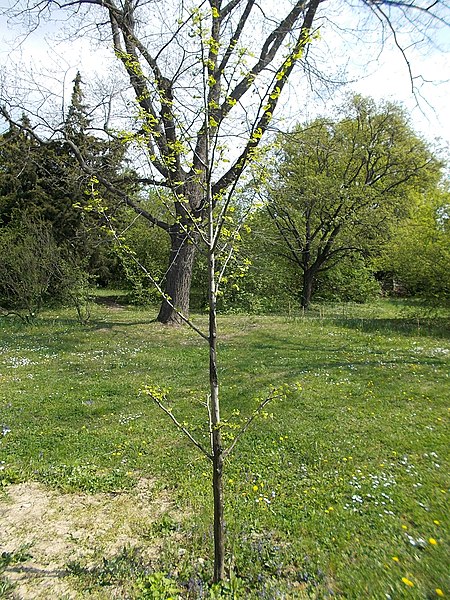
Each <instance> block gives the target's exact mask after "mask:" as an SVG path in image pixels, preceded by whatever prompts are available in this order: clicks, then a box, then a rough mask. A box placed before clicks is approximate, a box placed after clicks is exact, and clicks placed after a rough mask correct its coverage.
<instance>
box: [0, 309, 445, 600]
mask: <svg viewBox="0 0 450 600" xmlns="http://www.w3.org/2000/svg"><path fill="white" fill-rule="evenodd" d="M408 315H409V313H405V312H404V310H403V309H401V307H399V305H398V304H393V303H390V302H387V301H384V302H380V303H377V304H372V305H368V306H361V307H358V306H348V305H345V306H336V307H329V306H328V307H323V308H321V309H320V310H319V309H317V310H316V311H312V313H311V314H310V315H308V316H307V317H301V316H298V317H282V316H276V317H275V316H270V317H269V316H249V315H227V316H222V317H220V319H219V330H220V342H219V361H220V371H219V376H220V382H221V386H222V387H221V401H222V412H223V414H222V417H224V418H225V419H227V420H228V422H229V425H228V426H227V427H226V428H225V432H227V431H230V434H231V433H232V432H233V431H234V430H233V426H234V425H235V424H238V423H239V422H240V421H241V419H243V418H245V416H246V415H248V414H250V412H251V411H252V410H253V409H254V408H255V407H256V406H257V404H258V398H262V397H264V396H265V395H266V394H267V393H268V392H270V389H271V388H272V387H275V386H279V385H281V384H282V383H288V384H292V383H294V382H299V384H300V385H301V389H300V390H298V391H296V392H294V393H292V394H290V395H289V396H288V398H287V399H286V400H284V401H282V402H274V403H273V404H271V405H269V407H268V413H269V414H268V415H266V416H267V418H265V419H264V418H262V419H260V420H257V421H256V422H255V424H254V426H253V427H252V428H251V429H250V430H249V432H248V433H247V434H246V436H245V437H244V438H243V439H242V440H241V442H240V443H239V445H238V446H237V447H236V449H235V452H234V454H233V455H232V457H231V458H230V460H229V462H228V464H227V466H226V479H225V480H226V489H225V494H226V528H227V544H228V556H229V562H228V567H229V569H230V571H231V573H232V577H231V579H230V581H229V582H228V583H227V585H226V586H225V587H224V588H223V589H222V590H219V589H215V588H212V587H211V586H210V583H209V582H210V577H211V573H212V532H211V496H212V494H211V484H210V472H209V468H210V467H209V464H208V463H207V461H206V459H205V458H203V457H202V455H201V454H200V453H199V452H198V451H197V450H196V449H195V448H194V447H193V446H191V445H190V444H189V442H188V441H187V440H186V439H185V438H184V437H183V436H182V434H181V433H179V432H178V431H176V430H174V428H173V426H172V424H171V422H170V421H169V420H168V418H167V417H166V416H165V415H164V414H163V413H162V412H161V411H160V410H159V409H158V407H156V406H154V405H153V404H152V403H151V401H150V400H149V399H148V397H146V396H145V395H144V394H141V393H140V390H141V389H142V388H143V387H144V386H145V385H146V384H154V385H159V386H162V387H166V388H170V390H171V391H170V394H169V397H170V400H171V403H172V408H173V412H174V414H175V415H176V416H177V417H178V418H179V420H181V421H186V422H188V423H189V424H190V426H191V427H192V428H193V430H194V432H195V435H196V436H197V437H198V438H200V439H202V440H203V441H205V443H206V441H207V428H206V422H205V414H204V410H205V409H204V407H203V406H202V403H204V401H205V398H206V394H207V385H208V373H207V369H208V349H207V347H206V345H205V343H204V341H203V340H201V338H199V336H198V335H197V334H195V333H194V332H193V331H191V330H190V329H188V328H180V329H173V328H166V327H163V326H161V325H159V324H157V323H153V322H151V319H152V318H153V317H154V313H153V311H151V310H150V311H149V310H144V309H136V308H130V307H120V306H114V307H108V306H107V305H98V306H95V307H94V309H93V314H92V318H91V321H90V323H89V324H88V325H86V326H82V325H80V324H78V323H77V322H76V321H75V319H74V317H73V315H72V313H70V312H68V311H67V312H64V311H61V310H60V311H48V312H46V313H43V314H42V315H41V317H40V318H39V319H38V320H37V321H36V322H35V323H34V324H33V325H27V326H25V325H21V324H19V323H17V322H14V321H10V320H5V319H3V320H2V321H1V322H0V328H1V329H0V384H1V387H0V461H1V462H0V468H1V471H0V483H1V486H0V489H2V490H3V492H0V518H5V519H6V518H7V519H8V521H7V523H8V527H7V528H6V531H7V532H8V531H9V532H10V534H11V535H10V538H7V540H6V541H5V540H3V541H2V537H1V536H0V551H3V555H2V557H1V558H0V597H2V593H3V595H4V597H8V594H9V595H10V597H14V595H13V594H14V593H16V592H17V589H19V591H20V589H21V588H20V585H25V584H24V583H23V582H22V580H21V579H20V577H21V576H22V575H23V576H24V577H25V575H24V573H25V571H26V570H25V568H24V569H23V570H22V571H21V565H25V566H26V565H32V564H33V560H34V561H35V562H36V561H38V562H39V563H40V564H41V565H43V567H42V569H43V570H44V571H45V569H47V571H48V568H49V567H48V564H46V563H45V556H44V555H42V553H41V554H39V552H40V551H39V550H36V548H39V539H36V535H38V537H39V533H36V531H38V530H36V528H35V525H36V523H31V522H27V523H28V524H27V523H26V522H24V521H23V520H22V521H20V523H19V524H18V523H15V522H13V519H12V517H11V514H12V513H13V512H14V511H13V510H12V509H13V508H14V507H15V504H14V502H15V500H14V499H16V501H17V502H18V506H22V505H27V504H26V503H25V504H24V501H23V495H22V496H21V494H25V493H27V494H28V497H29V498H31V500H30V503H31V505H33V502H35V503H37V497H38V495H39V494H41V495H42V494H44V496H45V494H47V496H45V497H46V502H47V503H49V504H47V505H46V506H49V507H50V509H48V510H47V512H45V513H42V514H41V517H42V515H45V519H44V522H43V523H42V524H41V525H42V528H41V534H40V535H41V542H42V540H43V539H44V540H46V539H47V538H46V537H45V535H46V531H45V530H46V529H47V530H48V531H50V530H51V527H52V523H55V519H56V518H57V516H58V515H65V516H64V518H63V519H60V521H61V523H60V525H61V527H62V526H63V525H64V523H65V524H66V525H65V529H63V534H61V533H59V534H58V535H59V536H60V537H61V536H62V537H64V539H65V540H69V541H70V543H71V546H70V548H71V551H70V552H71V554H70V556H69V557H67V553H66V554H64V552H62V553H61V555H60V557H59V564H58V565H57V566H58V569H59V570H57V573H58V575H57V577H56V576H55V577H53V580H52V581H53V583H51V582H50V583H48V577H47V578H46V577H45V576H44V575H45V574H43V572H41V573H38V572H37V571H35V575H34V579H35V581H36V582H37V583H39V582H40V583H42V580H43V579H45V581H46V582H47V583H46V585H47V584H48V585H50V587H47V588H45V589H44V591H42V589H43V588H42V586H41V587H40V588H39V586H37V587H35V588H33V577H31V578H30V577H29V576H28V579H27V582H26V585H27V586H28V587H27V588H26V589H27V590H28V591H26V592H22V594H25V595H23V596H20V595H19V596H18V597H23V598H48V597H51V596H53V597H57V598H155V599H157V598H163V599H164V598H166V599H168V598H170V597H172V598H177V597H179V598H233V597H234V598H267V599H269V598H287V599H289V598H300V599H301V598H304V599H307V598H317V599H319V598H329V597H330V598H331V597H333V598H348V599H355V600H356V599H358V600H360V599H366V598H374V599H385V598H392V599H393V600H395V599H398V598H411V599H413V598H417V599H418V598H421V599H428V598H430V599H431V598H438V597H440V596H441V597H442V596H445V597H449V596H450V583H449V579H448V575H447V574H448V567H449V561H448V537H447V535H446V534H447V532H448V502H447V499H448V493H447V492H448V460H447V459H448V449H447V444H448V435H447V432H448V429H446V427H447V423H448V409H449V399H450V385H449V384H450V377H449V373H450V341H449V339H450V328H449V326H448V322H449V321H448V315H447V320H446V319H445V318H444V317H440V318H439V319H438V318H435V319H434V320H433V321H432V322H430V321H427V319H426V318H425V317H424V318H417V317H414V318H412V317H411V316H410V315H409V316H408ZM197 321H198V322H199V323H200V324H201V325H202V326H204V327H206V317H204V316H199V317H198V318H197ZM446 323H447V326H446ZM36 482H40V483H41V484H44V485H45V487H43V486H39V485H37V484H36ZM27 486H28V487H27ZM143 486H144V487H143ZM144 488H145V492H143V491H142V490H143V489H144ZM44 496H42V497H44ZM39 497H41V496H39ZM33 499H34V500H33ZM8 506H9V508H10V512H9V513H8ZM70 507H71V508H70ZM83 507H84V509H85V511H84V512H83V510H84V509H83ZM65 511H69V512H65ZM22 513H23V511H22ZM22 513H21V512H20V510H19V511H18V513H17V514H18V516H17V519H18V520H20V519H21V518H22V516H23V514H22ZM8 514H9V515H10V516H9V517H8ZM75 514H76V515H77V519H78V520H77V521H76V523H77V524H76V525H73V527H74V528H75V529H73V530H71V529H70V527H69V526H68V525H67V523H72V524H74V523H75V521H73V520H72V521H71V519H73V518H74V517H73V515H75ZM86 514H89V515H90V517H89V518H90V520H86V521H83V523H85V526H84V530H83V531H84V534H83V536H84V537H83V536H82V535H81V533H80V536H79V538H77V535H75V533H74V531H78V532H80V531H81V530H82V527H81V525H80V523H81V521H82V519H83V518H86V519H87V517H86ZM21 515H22V516H21ZM83 515H84V516H83ZM52 519H53V521H52ZM106 522H108V523H109V524H110V527H109V529H108V531H107V532H106V529H105V527H106V526H104V524H105V523H106ZM130 523H131V525H130ZM19 525H20V527H19ZM125 525H126V526H127V527H128V529H127V530H126V531H127V532H128V533H127V534H126V535H125V534H124V529H123V527H125ZM32 526H33V527H34V529H33V532H34V533H33V534H32V533H31V529H30V528H32ZM102 528H103V529H102ZM86 529H87V530H89V532H90V534H89V535H91V534H92V536H91V537H89V535H87V534H86ZM97 529H98V530H99V531H100V532H101V533H102V535H103V537H95V536H96V535H97V533H98V532H97ZM48 531H47V534H48ZM11 532H13V533H14V536H13V535H12V533H11ZM18 532H19V533H20V535H19V534H18ZM55 532H56V534H57V529H55ZM130 532H131V533H130ZM119 533H120V535H119ZM56 534H55V535H56ZM33 536H34V537H33ZM13 538H14V539H13ZM61 539H62V538H61ZM89 540H90V541H89ZM93 540H94V541H93ZM46 543H47V544H51V543H53V542H51V541H47V542H46ZM24 544H25V545H24ZM27 544H28V545H27ZM41 546H42V543H41ZM66 549H67V548H66ZM44 550H45V548H44ZM43 552H44V551H43ZM44 554H45V552H44ZM47 558H48V557H47ZM53 562H55V557H53ZM56 562H58V560H56ZM47 563H48V560H47ZM53 566H54V565H53ZM2 571H3V575H1V572H2ZM47 571H46V572H47ZM28 573H29V572H28ZM19 575H20V577H19ZM56 580H58V581H63V582H64V583H65V585H66V584H67V585H66V587H64V588H61V590H62V589H64V591H61V592H60V593H59V595H58V592H56V594H55V591H54V590H56V589H57V588H56V587H55V588H52V587H51V586H52V585H55V586H56V585H57V583H55V582H56ZM13 581H16V582H18V585H19V587H18V588H16V592H15V591H14V589H12V588H11V587H10V583H11V582H13ZM58 585H59V584H58ZM23 589H25V588H23ZM2 590H3V592H2ZM49 590H50V591H49ZM52 590H53V591H52ZM26 594H28V595H26ZM33 594H34V595H33ZM39 594H41V595H39ZM45 594H47V595H45Z"/></svg>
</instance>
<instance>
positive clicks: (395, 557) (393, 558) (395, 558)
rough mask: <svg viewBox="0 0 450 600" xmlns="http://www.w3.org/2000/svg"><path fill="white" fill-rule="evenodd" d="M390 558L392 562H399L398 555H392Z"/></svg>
mask: <svg viewBox="0 0 450 600" xmlns="http://www.w3.org/2000/svg"><path fill="white" fill-rule="evenodd" d="M392 560H393V561H394V562H400V559H399V557H398V556H393V557H392Z"/></svg>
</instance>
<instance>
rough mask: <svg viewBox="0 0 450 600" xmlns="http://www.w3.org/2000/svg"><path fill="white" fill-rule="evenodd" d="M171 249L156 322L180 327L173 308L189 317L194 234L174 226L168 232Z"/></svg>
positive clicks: (180, 319) (179, 318)
mask: <svg viewBox="0 0 450 600" xmlns="http://www.w3.org/2000/svg"><path fill="white" fill-rule="evenodd" d="M169 233H170V239H171V249H170V259H169V268H168V271H167V275H166V285H165V289H164V292H165V295H166V297H167V299H166V298H164V299H163V301H162V303H161V307H160V310H159V314H158V316H157V319H156V320H157V321H159V322H160V323H165V324H167V325H180V324H181V323H182V322H183V320H182V318H181V317H180V315H179V314H178V313H177V311H176V310H175V308H176V309H177V310H178V311H179V312H181V313H182V314H183V315H184V316H185V317H188V316H189V293H190V289H191V280H192V271H193V268H194V260H195V252H196V247H195V234H194V233H192V232H188V231H186V230H183V228H182V227H181V226H180V225H174V226H173V227H172V228H171V229H170V231H169Z"/></svg>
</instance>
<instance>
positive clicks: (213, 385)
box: [208, 250, 225, 583]
mask: <svg viewBox="0 0 450 600" xmlns="http://www.w3.org/2000/svg"><path fill="white" fill-rule="evenodd" d="M214 270H215V260H214V251H213V250H211V251H210V255H209V265H208V271H209V277H208V279H209V384H210V402H211V442H212V454H213V481H212V483H213V496H214V583H217V582H218V581H222V579H223V578H224V576H225V533H224V522H223V504H224V501H223V479H222V473H223V446H222V434H221V432H220V405H219V380H218V377H217V319H216V292H215V274H214Z"/></svg>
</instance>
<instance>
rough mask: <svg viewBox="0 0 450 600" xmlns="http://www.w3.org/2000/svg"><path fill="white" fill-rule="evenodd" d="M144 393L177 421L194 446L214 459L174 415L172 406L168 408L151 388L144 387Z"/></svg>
mask: <svg viewBox="0 0 450 600" xmlns="http://www.w3.org/2000/svg"><path fill="white" fill-rule="evenodd" d="M143 393H144V394H145V395H146V396H148V397H149V398H151V399H152V400H153V402H154V403H155V404H156V405H157V406H159V408H160V409H161V410H162V411H163V412H164V413H166V415H168V416H169V417H170V418H171V419H172V421H173V422H174V423H175V425H176V427H177V428H178V429H179V430H180V431H182V432H183V433H184V435H185V436H186V437H188V438H189V440H190V441H191V442H192V443H193V444H194V446H196V447H197V448H198V449H199V450H200V452H202V453H203V454H204V455H205V456H206V457H207V458H209V460H213V456H212V454H210V453H209V452H208V451H207V450H205V448H204V447H203V446H202V444H200V442H198V441H197V440H196V439H195V438H194V436H193V435H192V434H191V432H190V431H189V430H188V429H187V428H186V427H185V426H184V425H182V424H181V423H180V422H179V421H178V419H177V418H176V417H175V416H174V415H173V413H172V410H171V409H170V408H167V406H165V405H164V404H163V403H162V402H161V400H160V399H159V398H158V397H157V396H156V395H155V394H154V393H153V392H152V391H151V390H150V389H149V388H144V390H143ZM163 397H164V398H165V396H163Z"/></svg>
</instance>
